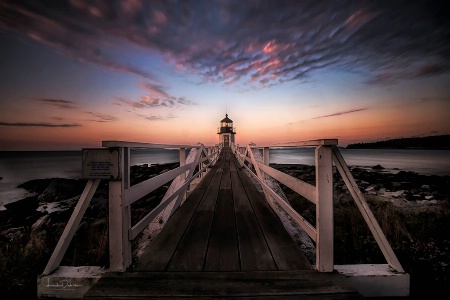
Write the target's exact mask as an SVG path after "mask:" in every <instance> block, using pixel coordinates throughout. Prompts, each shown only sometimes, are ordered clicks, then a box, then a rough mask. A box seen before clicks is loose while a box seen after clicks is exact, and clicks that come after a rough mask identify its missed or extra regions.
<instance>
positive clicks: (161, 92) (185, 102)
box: [115, 83, 197, 109]
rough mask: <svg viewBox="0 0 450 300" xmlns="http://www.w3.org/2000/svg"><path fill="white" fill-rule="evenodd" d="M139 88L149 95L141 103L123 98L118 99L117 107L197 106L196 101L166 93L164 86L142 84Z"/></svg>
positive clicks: (142, 98) (143, 97)
mask: <svg viewBox="0 0 450 300" xmlns="http://www.w3.org/2000/svg"><path fill="white" fill-rule="evenodd" d="M139 86H140V87H141V88H143V89H144V90H145V92H146V94H147V95H145V96H142V97H141V99H140V100H139V101H132V100H127V99H123V98H118V99H117V100H118V102H117V103H115V104H117V105H126V106H130V107H132V108H138V109H141V108H157V107H161V108H164V107H165V108H181V107H183V106H190V105H197V104H196V103H195V102H194V101H191V100H189V99H186V98H185V97H180V98H177V97H175V96H172V95H170V94H169V93H168V92H166V90H165V88H164V87H163V86H162V85H158V84H150V83H140V84H139Z"/></svg>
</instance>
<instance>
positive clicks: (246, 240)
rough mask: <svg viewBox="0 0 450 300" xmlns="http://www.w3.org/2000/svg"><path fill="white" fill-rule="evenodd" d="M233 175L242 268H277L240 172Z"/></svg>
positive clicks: (252, 269)
mask: <svg viewBox="0 0 450 300" xmlns="http://www.w3.org/2000/svg"><path fill="white" fill-rule="evenodd" d="M232 175H233V177H232V178H231V184H232V186H233V197H234V199H235V211H236V226H237V234H238V241H239V254H240V259H241V270H242V271H257V270H260V271H261V270H276V269H277V267H276V264H275V262H274V260H273V258H272V254H271V253H270V249H269V247H268V246H267V243H266V240H265V238H264V235H263V233H262V231H261V228H260V227H259V224H258V220H257V219H256V216H255V213H254V212H253V210H252V207H251V205H250V202H249V200H248V198H247V194H246V193H245V189H244V186H243V185H242V182H241V179H240V178H239V174H238V172H232Z"/></svg>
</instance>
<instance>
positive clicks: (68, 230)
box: [42, 179, 100, 275]
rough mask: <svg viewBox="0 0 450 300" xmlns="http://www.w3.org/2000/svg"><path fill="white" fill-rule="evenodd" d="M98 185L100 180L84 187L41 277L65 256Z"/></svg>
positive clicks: (53, 269) (47, 273)
mask: <svg viewBox="0 0 450 300" xmlns="http://www.w3.org/2000/svg"><path fill="white" fill-rule="evenodd" d="M99 183H100V179H90V180H89V181H88V182H87V184H86V187H85V188H84V190H83V193H82V194H81V196H80V199H79V200H78V203H77V205H76V206H75V209H74V210H73V212H72V215H71V216H70V219H69V222H67V225H66V227H65V228H64V231H63V233H62V235H61V237H60V238H59V241H58V244H57V245H56V247H55V250H53V253H52V256H51V257H50V259H49V261H48V263H47V266H46V267H45V269H44V272H43V273H42V275H49V274H50V273H52V272H53V271H55V270H56V269H57V268H58V267H59V264H60V263H61V260H62V259H63V257H64V254H66V251H67V248H68V247H69V245H70V242H71V241H72V238H73V236H74V235H75V232H76V231H77V229H78V225H80V221H81V219H82V218H83V215H84V213H85V212H86V209H87V208H88V206H89V203H90V202H91V199H92V197H93V196H94V193H95V191H96V190H97V187H98V185H99Z"/></svg>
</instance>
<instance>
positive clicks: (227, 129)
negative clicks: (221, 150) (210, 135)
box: [217, 114, 236, 146]
mask: <svg viewBox="0 0 450 300" xmlns="http://www.w3.org/2000/svg"><path fill="white" fill-rule="evenodd" d="M217 134H218V135H219V143H223V144H224V145H225V146H228V145H230V142H232V143H234V135H235V134H236V128H233V121H232V120H231V119H230V118H228V114H225V118H224V119H222V121H220V127H219V128H217Z"/></svg>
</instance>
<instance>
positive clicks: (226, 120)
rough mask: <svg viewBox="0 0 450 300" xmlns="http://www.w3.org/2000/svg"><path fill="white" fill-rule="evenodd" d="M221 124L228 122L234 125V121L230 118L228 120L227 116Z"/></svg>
mask: <svg viewBox="0 0 450 300" xmlns="http://www.w3.org/2000/svg"><path fill="white" fill-rule="evenodd" d="M220 122H226V123H233V120H231V119H230V118H228V114H226V115H225V119H222V121H220Z"/></svg>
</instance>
